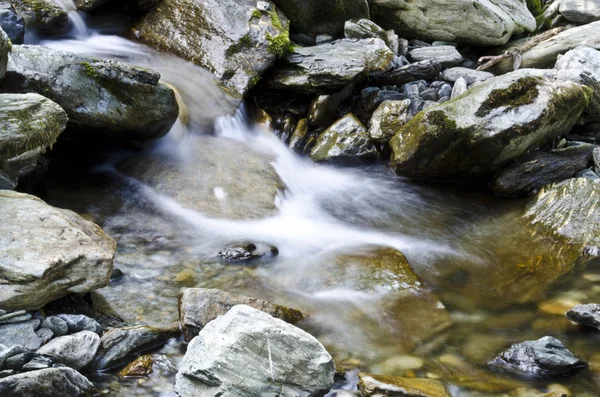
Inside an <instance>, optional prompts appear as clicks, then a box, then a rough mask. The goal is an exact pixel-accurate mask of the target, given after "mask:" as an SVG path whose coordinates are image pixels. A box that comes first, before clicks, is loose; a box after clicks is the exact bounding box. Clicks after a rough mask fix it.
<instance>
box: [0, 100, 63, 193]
mask: <svg viewBox="0 0 600 397" xmlns="http://www.w3.org/2000/svg"><path fill="white" fill-rule="evenodd" d="M67 120H68V119H67V115H66V113H65V112H64V111H63V110H62V109H61V107H60V106H58V105H57V104H56V103H54V102H52V101H51V100H49V99H47V98H44V97H43V96H41V95H38V94H0V131H2V132H1V133H0V172H2V173H4V175H6V179H7V180H9V181H10V182H9V183H7V184H6V186H2V183H1V182H0V188H5V189H6V188H10V189H12V188H14V187H15V186H16V184H17V181H18V179H19V177H22V176H26V175H28V174H29V173H31V172H32V171H33V170H34V169H35V167H36V165H37V161H38V159H39V157H40V156H41V155H42V153H44V152H45V151H46V149H47V148H50V147H52V145H53V144H54V142H56V139H57V138H58V136H59V135H60V134H61V132H62V131H63V130H64V129H65V127H66V125H67Z"/></svg>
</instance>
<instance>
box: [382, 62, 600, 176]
mask: <svg viewBox="0 0 600 397" xmlns="http://www.w3.org/2000/svg"><path fill="white" fill-rule="evenodd" d="M544 73H545V72H543V71H536V70H525V69H524V70H519V71H516V72H513V73H510V74H507V75H504V76H500V77H496V78H493V79H489V80H487V81H485V82H483V83H480V84H477V85H475V86H473V87H471V89H469V90H468V91H467V92H465V93H464V94H463V95H460V96H459V97H457V98H455V99H453V100H451V101H448V102H445V103H443V104H440V105H436V106H432V107H429V108H427V109H426V110H424V111H422V112H420V113H418V114H417V115H416V116H415V117H414V118H413V119H412V120H410V121H409V122H408V123H407V124H406V125H404V127H402V129H400V131H399V132H398V133H397V134H396V135H395V136H394V137H393V138H392V140H391V141H390V146H391V149H392V155H391V164H392V166H393V167H394V169H395V170H396V172H397V173H398V174H400V175H406V176H410V177H414V178H421V179H446V180H447V179H455V180H463V181H465V180H466V181H472V180H482V179H484V178H486V177H489V176H490V175H491V173H493V172H494V171H496V170H498V169H499V168H501V167H502V166H503V165H504V164H507V163H508V162H509V161H511V160H513V159H515V158H517V157H519V156H521V155H522V154H524V153H525V152H527V151H529V150H531V149H534V148H536V147H538V146H540V145H544V144H547V143H549V142H551V141H552V140H553V139H554V138H556V137H557V136H559V135H561V134H564V133H567V132H569V131H570V129H571V127H572V126H573V125H574V124H575V122H576V121H577V119H578V118H579V116H580V115H581V113H582V112H583V110H584V109H585V108H586V107H587V105H588V104H589V101H590V98H591V90H589V89H588V88H587V87H583V86H581V85H579V84H575V83H572V82H561V81H555V80H552V79H549V78H546V77H544Z"/></svg>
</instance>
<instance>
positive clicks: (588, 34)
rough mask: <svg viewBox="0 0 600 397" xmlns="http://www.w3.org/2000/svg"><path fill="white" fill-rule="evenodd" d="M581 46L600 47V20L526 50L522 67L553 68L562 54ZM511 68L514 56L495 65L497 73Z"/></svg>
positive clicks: (561, 33) (522, 59)
mask: <svg viewBox="0 0 600 397" xmlns="http://www.w3.org/2000/svg"><path fill="white" fill-rule="evenodd" d="M581 46H584V47H590V48H594V49H597V50H598V49H600V21H596V22H592V23H589V24H587V25H583V26H577V27H574V28H571V29H567V30H565V31H563V32H560V33H558V34H557V35H555V36H552V37H550V38H549V39H547V40H544V41H542V42H540V43H538V44H536V45H535V46H533V47H532V48H530V49H528V50H527V51H524V52H523V53H522V54H521V68H538V69H541V68H551V67H553V66H554V64H555V63H556V59H557V57H558V56H559V55H560V54H564V53H566V52H567V51H569V50H572V49H574V48H577V47H581ZM511 70H513V59H512V57H511V58H508V59H506V60H504V61H502V62H500V63H499V64H498V65H496V66H495V67H494V72H497V73H506V72H509V71H511Z"/></svg>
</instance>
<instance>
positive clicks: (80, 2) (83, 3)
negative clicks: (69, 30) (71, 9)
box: [74, 0, 111, 11]
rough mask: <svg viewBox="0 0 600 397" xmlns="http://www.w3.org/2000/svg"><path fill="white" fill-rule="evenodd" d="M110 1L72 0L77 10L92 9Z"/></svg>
mask: <svg viewBox="0 0 600 397" xmlns="http://www.w3.org/2000/svg"><path fill="white" fill-rule="evenodd" d="M110 1H111V0H74V3H75V6H76V7H77V9H78V10H81V11H93V10H95V9H96V8H98V7H100V6H102V5H104V4H106V3H109V2H110Z"/></svg>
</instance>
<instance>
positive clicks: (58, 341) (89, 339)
mask: <svg viewBox="0 0 600 397" xmlns="http://www.w3.org/2000/svg"><path fill="white" fill-rule="evenodd" d="M99 347H100V337H99V336H98V334H96V333H94V332H90V331H81V332H77V333H76V334H73V335H66V336H59V337H58V338H54V339H52V340H51V341H50V342H48V343H47V344H45V345H44V346H42V347H41V348H39V349H38V351H37V352H36V353H38V354H44V355H46V356H50V357H52V358H53V360H54V361H55V362H58V363H61V364H64V365H66V366H68V367H71V368H73V369H76V370H80V369H81V368H83V367H85V366H86V365H88V364H89V363H91V362H92V360H93V359H94V356H95V355H96V352H97V351H98V348H99Z"/></svg>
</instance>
